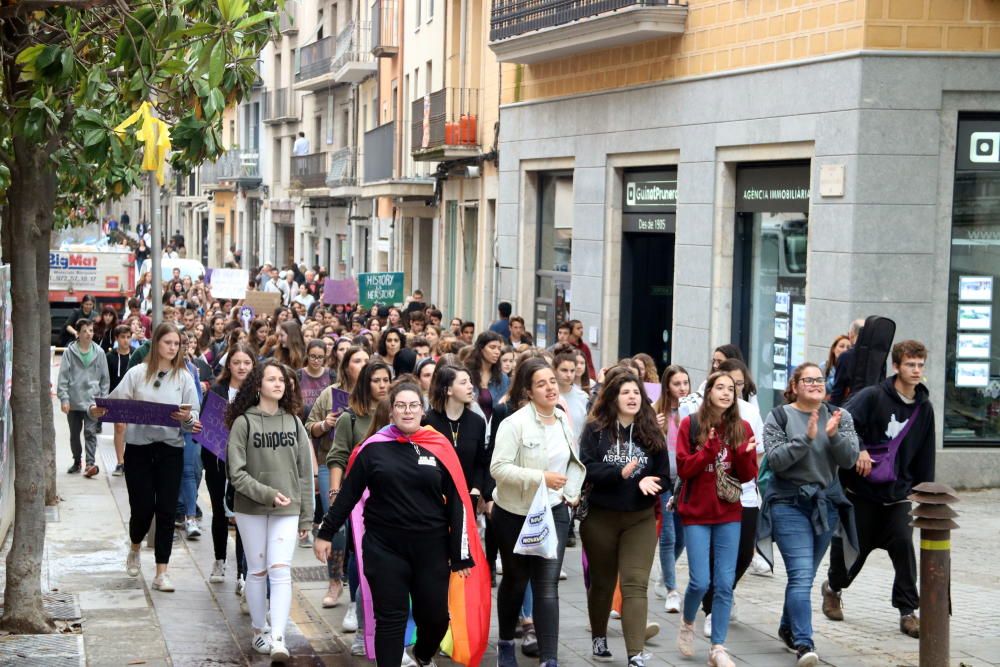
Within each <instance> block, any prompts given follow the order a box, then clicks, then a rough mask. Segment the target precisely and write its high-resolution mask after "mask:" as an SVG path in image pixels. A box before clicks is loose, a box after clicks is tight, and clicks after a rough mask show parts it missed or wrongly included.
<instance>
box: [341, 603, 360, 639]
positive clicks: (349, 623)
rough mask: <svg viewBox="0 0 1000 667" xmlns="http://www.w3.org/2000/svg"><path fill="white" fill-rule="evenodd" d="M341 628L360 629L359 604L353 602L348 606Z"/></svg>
mask: <svg viewBox="0 0 1000 667" xmlns="http://www.w3.org/2000/svg"><path fill="white" fill-rule="evenodd" d="M340 629H341V630H343V631H344V632H357V631H358V605H357V603H355V602H352V603H351V604H350V605H348V607H347V613H346V614H344V620H343V621H341V623H340Z"/></svg>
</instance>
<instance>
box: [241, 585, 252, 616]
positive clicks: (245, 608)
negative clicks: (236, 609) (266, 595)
mask: <svg viewBox="0 0 1000 667" xmlns="http://www.w3.org/2000/svg"><path fill="white" fill-rule="evenodd" d="M240 613H241V614H246V615H247V616H249V615H250V605H248V604H247V589H246V587H244V588H243V591H242V592H241V593H240Z"/></svg>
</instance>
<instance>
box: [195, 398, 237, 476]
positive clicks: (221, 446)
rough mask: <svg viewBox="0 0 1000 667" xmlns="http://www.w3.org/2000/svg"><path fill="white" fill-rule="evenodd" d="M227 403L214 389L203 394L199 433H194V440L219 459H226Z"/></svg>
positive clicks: (227, 437)
mask: <svg viewBox="0 0 1000 667" xmlns="http://www.w3.org/2000/svg"><path fill="white" fill-rule="evenodd" d="M227 407H229V403H227V402H226V399H224V398H222V397H221V396H219V395H218V394H216V393H215V392H214V391H210V392H208V393H207V394H206V395H205V404H204V405H203V406H202V408H201V414H200V415H198V419H199V421H201V433H196V434H195V435H194V441H195V442H197V443H198V444H199V445H201V446H202V447H204V448H205V449H207V450H208V451H210V452H212V453H213V454H215V457H216V458H218V459H219V460H220V461H225V460H226V444H227V443H228V441H229V429H227V428H226V408H227Z"/></svg>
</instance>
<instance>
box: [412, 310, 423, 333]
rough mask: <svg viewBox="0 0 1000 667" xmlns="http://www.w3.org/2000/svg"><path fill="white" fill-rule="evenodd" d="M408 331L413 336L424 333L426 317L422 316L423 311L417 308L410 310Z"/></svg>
mask: <svg viewBox="0 0 1000 667" xmlns="http://www.w3.org/2000/svg"><path fill="white" fill-rule="evenodd" d="M409 319H410V333H411V334H413V335H414V336H422V335H423V333H424V328H425V327H426V326H427V318H426V317H424V314H423V312H421V311H419V310H414V311H411V312H410V315H409Z"/></svg>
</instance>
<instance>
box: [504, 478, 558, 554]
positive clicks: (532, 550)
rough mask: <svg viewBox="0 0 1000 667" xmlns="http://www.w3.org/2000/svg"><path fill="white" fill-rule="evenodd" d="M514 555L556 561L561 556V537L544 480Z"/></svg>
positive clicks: (525, 522) (539, 487)
mask: <svg viewBox="0 0 1000 667" xmlns="http://www.w3.org/2000/svg"><path fill="white" fill-rule="evenodd" d="M514 553H516V554H521V555H522V556H540V557H542V558H548V559H555V558H556V557H557V556H558V554H559V537H558V536H557V535H556V522H555V520H554V519H553V518H552V508H551V507H549V491H548V488H546V486H545V481H544V480H543V481H542V483H541V484H539V485H538V491H536V492H535V497H534V499H533V500H532V501H531V509H529V510H528V516H526V517H525V518H524V525H523V526H521V532H520V534H518V536H517V544H515V545H514Z"/></svg>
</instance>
